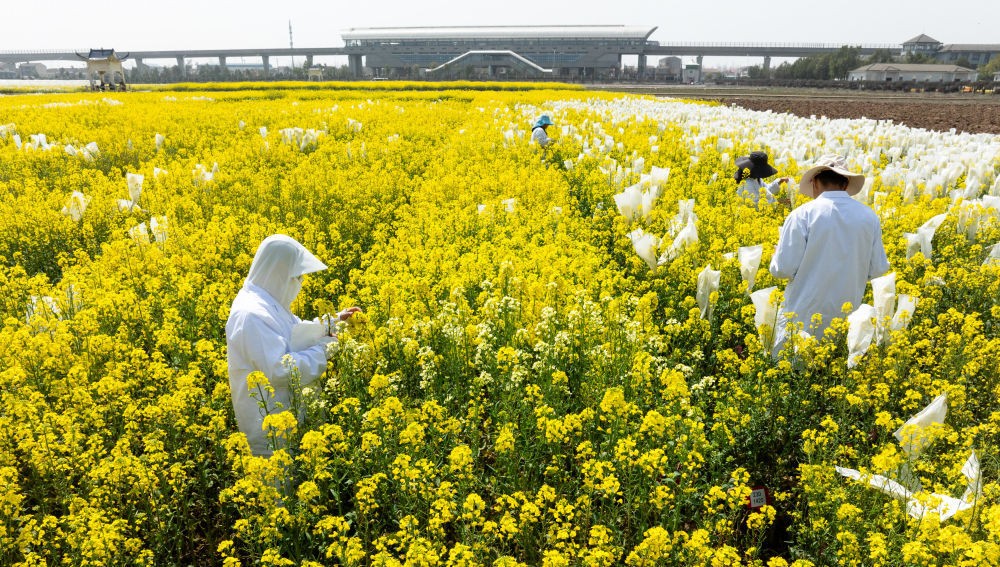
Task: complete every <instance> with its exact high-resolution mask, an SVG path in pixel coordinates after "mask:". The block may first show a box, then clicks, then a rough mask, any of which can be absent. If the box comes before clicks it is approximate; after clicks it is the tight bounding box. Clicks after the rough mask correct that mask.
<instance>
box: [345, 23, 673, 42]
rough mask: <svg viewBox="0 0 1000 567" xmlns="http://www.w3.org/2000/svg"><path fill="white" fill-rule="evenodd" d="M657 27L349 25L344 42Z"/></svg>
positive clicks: (599, 35) (627, 32) (589, 33)
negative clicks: (380, 26) (401, 26)
mask: <svg viewBox="0 0 1000 567" xmlns="http://www.w3.org/2000/svg"><path fill="white" fill-rule="evenodd" d="M654 31H656V26H652V27H650V26H468V27H413V28H350V29H348V30H344V31H343V32H341V34H340V35H341V37H342V38H343V39H344V41H352V40H369V41H371V40H375V41H405V40H411V41H412V40H432V39H459V40H466V39H539V38H544V39H642V40H645V39H646V38H648V37H649V36H650V35H651V34H652V33H653V32H654Z"/></svg>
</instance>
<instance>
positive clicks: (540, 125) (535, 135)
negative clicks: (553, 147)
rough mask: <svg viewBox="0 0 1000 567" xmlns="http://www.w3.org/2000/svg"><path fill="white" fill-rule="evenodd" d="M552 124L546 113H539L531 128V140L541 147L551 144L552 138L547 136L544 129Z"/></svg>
mask: <svg viewBox="0 0 1000 567" xmlns="http://www.w3.org/2000/svg"><path fill="white" fill-rule="evenodd" d="M552 125H553V122H552V119H551V118H549V115H548V114H543V115H541V116H540V117H539V118H538V121H537V122H535V125H534V126H532V128H531V141H532V142H534V143H536V144H538V145H539V146H540V147H543V148H544V147H547V146H548V145H549V144H551V143H552V142H553V141H554V140H553V139H552V138H550V137H549V135H548V132H547V131H546V130H547V129H548V127H549V126H552Z"/></svg>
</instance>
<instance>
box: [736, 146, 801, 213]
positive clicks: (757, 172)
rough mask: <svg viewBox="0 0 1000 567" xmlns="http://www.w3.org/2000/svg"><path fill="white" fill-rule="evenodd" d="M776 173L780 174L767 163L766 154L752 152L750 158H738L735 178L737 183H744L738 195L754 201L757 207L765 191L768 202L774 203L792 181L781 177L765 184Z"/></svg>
mask: <svg viewBox="0 0 1000 567" xmlns="http://www.w3.org/2000/svg"><path fill="white" fill-rule="evenodd" d="M775 173H778V170H777V169H774V167H773V166H772V165H771V164H769V163H767V154H766V153H765V152H750V155H748V156H742V157H738V158H736V175H735V176H734V177H735V179H736V182H737V183H740V182H742V184H741V185H740V186H739V187H738V188H737V189H736V194H737V195H739V196H740V197H743V198H744V199H749V200H751V201H753V204H754V205H756V204H757V202H758V201H760V197H761V190H762V189H763V190H764V197H766V198H767V202H768V203H773V202H774V201H775V198H776V197H777V196H778V194H779V193H780V192H781V186H782V185H784V184H786V183H788V182H789V181H790V179H789V178H787V177H779V178H777V179H775V180H774V181H772V182H771V183H765V182H764V180H765V179H767V178H768V177H771V176H772V175H774V174H775Z"/></svg>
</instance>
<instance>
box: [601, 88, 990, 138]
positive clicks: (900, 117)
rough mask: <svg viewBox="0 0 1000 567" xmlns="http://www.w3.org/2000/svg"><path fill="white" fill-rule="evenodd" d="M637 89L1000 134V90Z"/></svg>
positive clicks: (753, 107) (757, 107) (792, 111)
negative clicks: (887, 91)
mask: <svg viewBox="0 0 1000 567" xmlns="http://www.w3.org/2000/svg"><path fill="white" fill-rule="evenodd" d="M602 90H623V91H627V92H632V93H637V94H638V93H643V94H651V95H655V96H669V97H677V98H686V99H698V100H714V101H718V102H719V103H721V104H733V105H737V106H741V107H743V108H747V109H750V110H772V111H774V112H787V113H790V114H795V115H797V116H813V115H815V116H827V117H829V118H871V119H875V120H892V121H893V122H896V123H900V124H906V125H907V126H911V127H914V128H927V129H929V130H944V131H947V130H950V129H952V128H954V129H955V130H957V131H959V132H963V131H964V132H976V133H978V132H987V133H991V134H1000V94H983V93H954V94H941V93H885V92H870V91H848V90H844V91H840V90H836V91H835V90H818V89H749V88H746V89H741V88H733V87H718V88H713V87H697V86H694V87H681V86H678V87H663V86H659V87H652V88H648V87H639V88H627V89H626V88H620V89H612V88H607V89H602Z"/></svg>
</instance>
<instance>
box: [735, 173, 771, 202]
mask: <svg viewBox="0 0 1000 567" xmlns="http://www.w3.org/2000/svg"><path fill="white" fill-rule="evenodd" d="M761 189H766V192H765V193H764V196H765V197H767V202H768V203H773V202H774V197H775V196H776V195H777V194H778V193H780V192H781V178H778V179H775V180H774V181H772V182H771V183H769V184H767V185H765V184H764V181H763V180H761V179H757V178H754V177H751V178H749V179H746V180H745V181H744V182H743V184H742V185H740V186H739V187H738V188H737V189H736V194H737V195H739V196H740V197H743V198H744V199H751V200H752V201H753V202H754V204H756V203H757V201H759V200H760V190H761Z"/></svg>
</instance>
